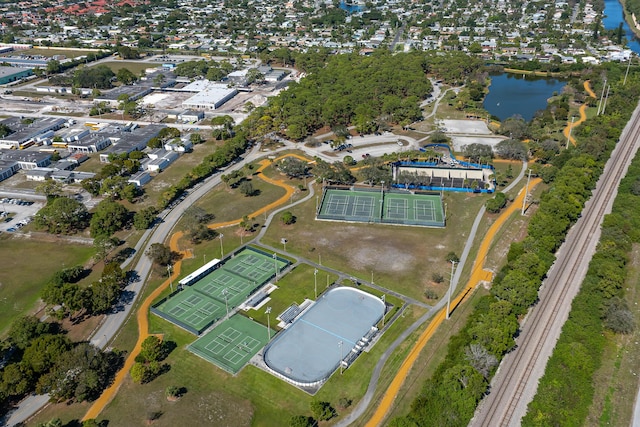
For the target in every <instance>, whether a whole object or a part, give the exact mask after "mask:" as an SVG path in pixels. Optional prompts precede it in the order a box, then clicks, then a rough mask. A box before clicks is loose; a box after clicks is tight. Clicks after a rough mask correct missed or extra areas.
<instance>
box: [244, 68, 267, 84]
mask: <svg viewBox="0 0 640 427" xmlns="http://www.w3.org/2000/svg"><path fill="white" fill-rule="evenodd" d="M246 78H247V84H252V83H263V82H264V74H262V73H261V72H260V70H258V69H257V68H249V71H248V72H247V77H246Z"/></svg>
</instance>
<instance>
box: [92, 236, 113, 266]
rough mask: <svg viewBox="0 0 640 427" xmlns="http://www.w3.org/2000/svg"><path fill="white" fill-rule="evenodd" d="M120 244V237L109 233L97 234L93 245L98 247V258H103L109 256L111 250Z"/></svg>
mask: <svg viewBox="0 0 640 427" xmlns="http://www.w3.org/2000/svg"><path fill="white" fill-rule="evenodd" d="M118 245H120V239H118V238H116V237H111V236H107V235H100V236H96V238H94V239H93V247H94V248H96V256H95V257H96V259H98V260H101V259H105V258H106V257H107V254H108V253H109V252H111V250H112V249H113V248H115V247H117V246H118Z"/></svg>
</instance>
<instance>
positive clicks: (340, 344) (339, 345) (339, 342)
mask: <svg viewBox="0 0 640 427" xmlns="http://www.w3.org/2000/svg"><path fill="white" fill-rule="evenodd" d="M342 344H343V343H342V341H338V347H340V375H342V359H343V356H342V353H343V352H342Z"/></svg>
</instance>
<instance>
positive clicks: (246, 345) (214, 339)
mask: <svg viewBox="0 0 640 427" xmlns="http://www.w3.org/2000/svg"><path fill="white" fill-rule="evenodd" d="M274 334H275V331H273V330H272V331H271V336H273V335H274ZM268 342H269V332H268V331H267V328H266V327H265V326H263V325H261V324H259V323H256V322H254V321H253V320H250V319H247V318H246V317H244V316H241V315H239V314H236V315H235V316H232V317H231V318H229V319H228V320H225V321H224V322H222V323H221V324H220V325H218V326H216V327H215V328H214V329H212V330H211V331H209V332H208V333H207V334H205V335H203V336H202V337H200V338H198V339H197V340H196V341H195V342H193V343H192V344H191V345H189V347H188V349H189V351H190V352H192V353H193V354H195V355H197V356H199V357H201V358H203V359H205V360H206V361H208V362H210V363H213V364H214V365H216V366H218V367H220V368H222V369H224V370H225V371H227V372H229V373H231V374H234V375H235V374H237V373H238V372H240V370H241V369H242V368H243V367H244V365H246V363H247V362H248V361H249V360H250V359H251V358H252V357H253V356H254V355H255V354H256V353H258V351H260V349H261V348H262V347H264V346H265V345H266V344H267V343H268Z"/></svg>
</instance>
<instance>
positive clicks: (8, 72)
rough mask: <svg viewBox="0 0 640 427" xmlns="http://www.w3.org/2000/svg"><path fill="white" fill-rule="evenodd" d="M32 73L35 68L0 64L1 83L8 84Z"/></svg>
mask: <svg viewBox="0 0 640 427" xmlns="http://www.w3.org/2000/svg"><path fill="white" fill-rule="evenodd" d="M32 75H33V70H31V69H30V68H28V69H24V68H16V67H6V66H3V65H0V85H6V84H8V83H11V82H15V81H18V80H20V79H23V78H25V77H29V76H32Z"/></svg>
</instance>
